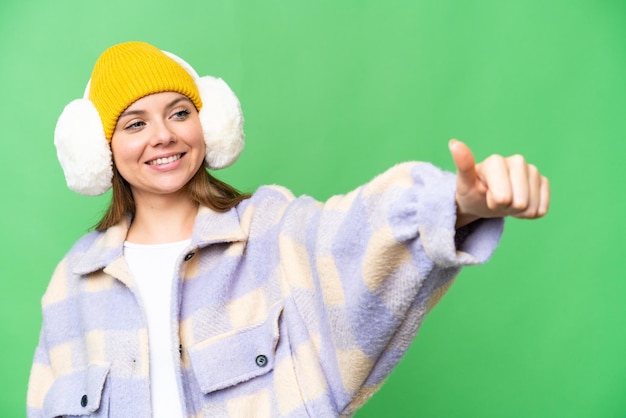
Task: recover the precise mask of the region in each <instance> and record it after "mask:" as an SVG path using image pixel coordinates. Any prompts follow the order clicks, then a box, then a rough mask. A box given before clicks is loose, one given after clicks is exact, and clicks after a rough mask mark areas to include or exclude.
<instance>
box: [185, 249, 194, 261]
mask: <svg viewBox="0 0 626 418" xmlns="http://www.w3.org/2000/svg"><path fill="white" fill-rule="evenodd" d="M194 255H196V253H194V252H193V251H192V252H190V253H189V254H187V255H186V256H185V261H189V260H191V257H193V256H194Z"/></svg>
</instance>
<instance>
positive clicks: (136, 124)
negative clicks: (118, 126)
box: [124, 121, 145, 130]
mask: <svg viewBox="0 0 626 418" xmlns="http://www.w3.org/2000/svg"><path fill="white" fill-rule="evenodd" d="M144 125H145V122H142V121H137V122H133V123H129V124H128V125H126V126H125V127H124V129H129V130H132V129H139V128H141V127H142V126H144Z"/></svg>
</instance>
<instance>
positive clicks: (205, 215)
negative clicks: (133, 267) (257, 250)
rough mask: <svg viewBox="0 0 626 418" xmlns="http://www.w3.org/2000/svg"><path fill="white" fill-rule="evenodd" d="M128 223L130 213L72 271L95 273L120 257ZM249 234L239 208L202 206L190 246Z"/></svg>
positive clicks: (241, 237)
mask: <svg viewBox="0 0 626 418" xmlns="http://www.w3.org/2000/svg"><path fill="white" fill-rule="evenodd" d="M129 227H130V216H127V217H125V219H124V220H122V221H121V222H120V223H118V224H117V225H115V226H112V227H111V228H109V229H107V230H106V231H104V232H101V233H100V236H99V237H97V238H96V240H95V241H94V242H93V244H91V246H89V248H87V249H86V251H85V252H84V255H83V256H82V258H81V259H80V260H79V261H78V263H77V264H76V265H75V267H74V268H73V269H72V270H73V272H74V273H76V274H79V275H86V274H89V273H93V272H95V271H98V270H101V269H103V268H105V267H106V266H108V265H109V264H111V263H112V262H113V261H115V260H116V259H118V258H120V257H121V256H122V254H123V250H124V241H125V240H126V235H127V234H128V228H129ZM247 238H248V233H247V231H244V230H243V229H242V227H241V220H240V217H239V213H238V211H237V208H231V209H229V210H228V211H227V212H216V211H214V210H212V209H209V208H207V207H205V206H200V208H198V214H197V215H196V220H195V222H194V227H193V233H192V236H191V244H190V247H192V248H202V247H206V246H207V245H211V244H216V243H225V242H237V241H245V240H246V239H247Z"/></svg>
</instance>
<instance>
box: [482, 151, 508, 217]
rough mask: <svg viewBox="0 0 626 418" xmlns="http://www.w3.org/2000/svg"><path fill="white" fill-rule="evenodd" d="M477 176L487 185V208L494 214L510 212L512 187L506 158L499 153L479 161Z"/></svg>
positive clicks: (500, 214) (501, 214)
mask: <svg viewBox="0 0 626 418" xmlns="http://www.w3.org/2000/svg"><path fill="white" fill-rule="evenodd" d="M478 177H479V178H480V179H481V181H482V182H483V183H484V184H485V185H486V187H487V194H486V196H485V199H486V204H487V208H488V209H489V210H490V211H492V212H493V213H494V215H495V216H503V215H508V214H510V211H509V208H510V207H511V203H512V201H513V187H512V185H511V178H510V171H509V165H508V163H507V160H506V159H505V158H504V157H502V156H500V155H491V156H489V157H488V158H487V159H486V160H485V161H483V162H482V163H480V165H479V171H478Z"/></svg>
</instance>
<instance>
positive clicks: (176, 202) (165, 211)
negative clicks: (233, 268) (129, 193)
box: [126, 193, 198, 244]
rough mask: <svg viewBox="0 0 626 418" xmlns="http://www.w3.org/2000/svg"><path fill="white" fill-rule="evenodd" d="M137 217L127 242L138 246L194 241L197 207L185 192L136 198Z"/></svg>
mask: <svg viewBox="0 0 626 418" xmlns="http://www.w3.org/2000/svg"><path fill="white" fill-rule="evenodd" d="M133 197H134V199H135V217H134V218H133V221H132V224H131V225H130V229H129V230H128V234H127V236H126V240H127V241H130V242H134V243H137V244H164V243H168V242H176V241H183V240H186V239H189V238H191V233H192V231H193V224H194V222H195V219H196V215H197V213H198V204H197V203H195V202H194V201H192V200H191V199H189V197H188V196H186V195H185V194H183V193H180V194H176V195H151V196H149V197H148V196H140V195H134V196H133Z"/></svg>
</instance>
